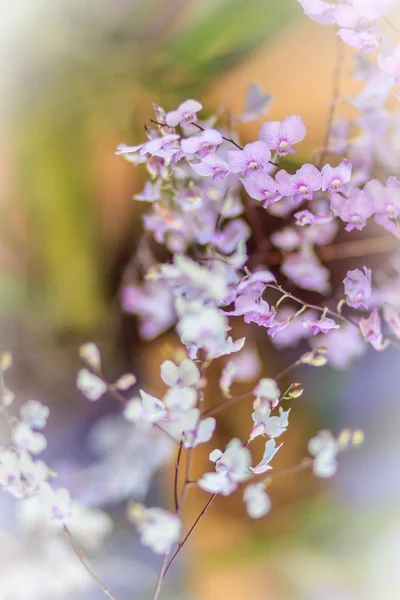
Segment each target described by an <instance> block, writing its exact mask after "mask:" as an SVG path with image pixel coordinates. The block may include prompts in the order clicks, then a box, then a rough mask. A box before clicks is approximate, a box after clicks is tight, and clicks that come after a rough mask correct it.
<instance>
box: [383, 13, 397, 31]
mask: <svg viewBox="0 0 400 600" xmlns="http://www.w3.org/2000/svg"><path fill="white" fill-rule="evenodd" d="M382 19H383V20H384V21H385V23H387V25H389V27H391V28H392V29H393V31H395V32H396V33H398V34H399V35H400V29H399V28H398V27H396V25H393V23H392V22H391V21H389V19H388V18H387V17H385V15H383V16H382Z"/></svg>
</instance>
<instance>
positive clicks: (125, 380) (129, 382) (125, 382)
mask: <svg viewBox="0 0 400 600" xmlns="http://www.w3.org/2000/svg"><path fill="white" fill-rule="evenodd" d="M135 383H136V377H135V376H134V375H133V374H132V373H125V375H121V377H119V379H117V381H116V382H115V383H114V387H116V388H117V390H120V391H121V392H125V391H126V390H129V388H130V387H132V386H133V385H135Z"/></svg>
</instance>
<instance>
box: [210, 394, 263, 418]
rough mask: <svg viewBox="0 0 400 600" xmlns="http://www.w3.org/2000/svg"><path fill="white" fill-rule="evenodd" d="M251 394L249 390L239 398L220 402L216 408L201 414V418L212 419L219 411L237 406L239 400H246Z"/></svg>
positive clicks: (234, 397) (235, 397)
mask: <svg viewBox="0 0 400 600" xmlns="http://www.w3.org/2000/svg"><path fill="white" fill-rule="evenodd" d="M252 393H253V390H250V391H248V392H244V394H240V396H233V398H229V399H228V400H225V402H222V404H219V405H218V406H214V408H210V409H209V410H206V411H205V412H203V414H202V417H212V416H214V415H216V414H217V413H219V412H220V411H221V410H225V408H229V407H230V406H234V405H235V404H237V402H240V401H241V400H244V399H245V398H248V397H249V396H251V394H252Z"/></svg>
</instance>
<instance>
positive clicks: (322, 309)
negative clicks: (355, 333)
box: [265, 283, 358, 327]
mask: <svg viewBox="0 0 400 600" xmlns="http://www.w3.org/2000/svg"><path fill="white" fill-rule="evenodd" d="M265 287H268V288H271V289H273V290H276V291H278V292H281V293H282V294H285V295H286V297H287V298H290V299H291V300H293V302H297V303H298V304H301V305H302V306H306V307H307V308H312V309H313V310H317V311H319V312H322V313H325V314H329V315H331V316H332V317H336V319H340V320H341V321H345V322H346V323H349V324H350V325H355V326H356V327H358V323H356V322H355V321H353V320H352V319H349V318H348V317H345V316H343V315H342V314H340V313H338V312H336V311H335V310H331V309H330V308H327V307H326V306H318V305H317V304H309V303H308V302H303V300H301V299H300V298H297V296H294V295H293V294H290V293H289V292H285V290H284V289H283V288H282V287H281V286H280V285H279V284H274V283H267V284H266V286H265Z"/></svg>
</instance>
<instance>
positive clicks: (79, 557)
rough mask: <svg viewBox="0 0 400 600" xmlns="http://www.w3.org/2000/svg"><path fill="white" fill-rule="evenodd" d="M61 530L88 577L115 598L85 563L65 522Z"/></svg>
mask: <svg viewBox="0 0 400 600" xmlns="http://www.w3.org/2000/svg"><path fill="white" fill-rule="evenodd" d="M62 530H63V532H64V533H65V535H66V536H67V537H68V538H69V540H70V542H71V546H72V548H73V550H74V552H75V554H76V556H77V557H78V559H79V561H80V562H81V563H82V565H83V566H84V568H85V569H86V571H87V572H88V573H89V575H90V577H91V578H92V579H93V580H94V581H95V582H96V583H97V584H98V585H99V586H100V587H101V589H102V590H103V592H104V594H105V595H106V596H108V598H110V600H116V598H115V596H113V595H112V593H111V592H110V590H109V589H108V588H107V587H106V586H105V585H104V584H103V582H102V581H101V580H100V579H99V578H98V577H97V575H96V573H94V571H92V569H91V568H90V567H89V565H88V564H87V562H86V559H85V555H84V553H83V550H81V549H80V548H78V546H77V545H76V544H75V541H74V538H73V537H72V534H71V532H70V530H69V529H68V527H67V525H66V524H65V523H64V524H63V528H62Z"/></svg>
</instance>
